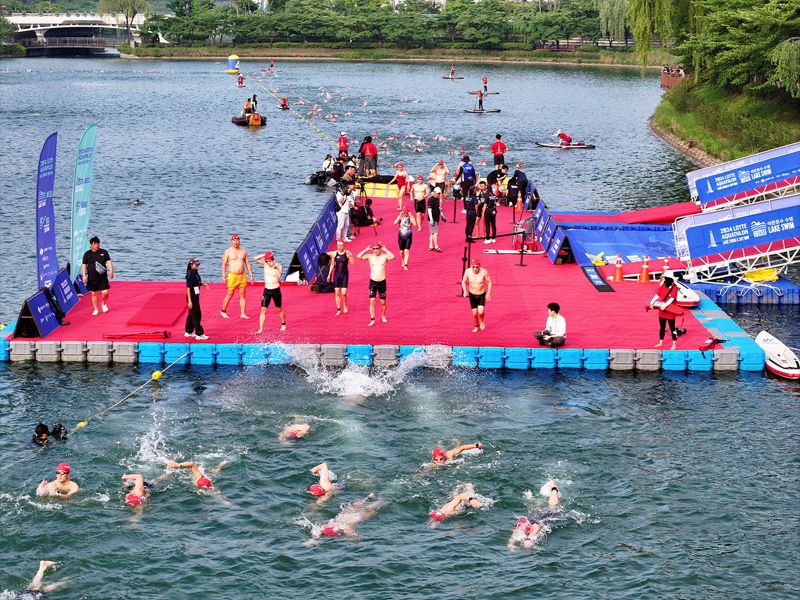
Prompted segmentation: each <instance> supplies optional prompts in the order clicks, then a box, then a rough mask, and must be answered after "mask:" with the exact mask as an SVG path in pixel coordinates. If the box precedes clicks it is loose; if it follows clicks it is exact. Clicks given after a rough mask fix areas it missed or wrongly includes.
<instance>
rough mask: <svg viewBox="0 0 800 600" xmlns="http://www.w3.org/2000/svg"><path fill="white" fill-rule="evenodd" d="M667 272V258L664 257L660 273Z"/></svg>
mask: <svg viewBox="0 0 800 600" xmlns="http://www.w3.org/2000/svg"><path fill="white" fill-rule="evenodd" d="M666 271H669V256H665V257H664V264H663V265H662V266H661V272H662V273H664V272H666Z"/></svg>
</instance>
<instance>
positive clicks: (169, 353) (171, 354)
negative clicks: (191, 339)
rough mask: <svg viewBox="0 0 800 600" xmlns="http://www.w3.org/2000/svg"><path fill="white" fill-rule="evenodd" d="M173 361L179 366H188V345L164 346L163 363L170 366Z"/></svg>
mask: <svg viewBox="0 0 800 600" xmlns="http://www.w3.org/2000/svg"><path fill="white" fill-rule="evenodd" d="M184 354H185V355H186V356H183V355H184ZM181 356H183V358H181V359H180V360H178V359H179V358H180V357H181ZM175 361H178V362H177V363H176V364H179V365H186V364H189V344H164V362H165V363H167V364H168V365H171V364H172V363H173V362H175Z"/></svg>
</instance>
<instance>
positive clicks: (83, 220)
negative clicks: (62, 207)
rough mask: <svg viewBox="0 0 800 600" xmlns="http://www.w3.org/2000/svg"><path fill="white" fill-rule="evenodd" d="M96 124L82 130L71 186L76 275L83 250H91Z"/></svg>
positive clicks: (72, 255)
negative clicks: (90, 230) (90, 226)
mask: <svg viewBox="0 0 800 600" xmlns="http://www.w3.org/2000/svg"><path fill="white" fill-rule="evenodd" d="M96 136H97V125H90V126H89V127H88V128H87V129H86V131H84V132H83V136H82V137H81V142H80V144H78V154H77V155H76V157H75V178H74V181H73V185H72V237H71V243H70V259H69V264H70V269H71V274H72V275H73V276H75V275H77V274H78V273H80V272H81V263H82V262H83V253H84V252H86V251H87V250H88V249H89V220H90V219H91V216H92V183H93V181H94V175H93V167H94V142H95V138H96Z"/></svg>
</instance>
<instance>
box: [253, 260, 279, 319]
mask: <svg viewBox="0 0 800 600" xmlns="http://www.w3.org/2000/svg"><path fill="white" fill-rule="evenodd" d="M255 259H256V262H257V263H258V264H260V265H263V266H264V293H263V295H262V296H261V313H260V314H259V316H258V331H256V333H263V332H264V320H265V319H266V318H267V308H268V307H269V303H270V302H274V303H275V308H277V309H278V317H280V319H281V331H286V312H285V311H284V310H283V297H282V295H281V275H282V274H283V265H282V264H281V263H279V262H275V255H274V254H273V253H272V252H269V251H267V252H264V254H263V255H261V256H256V257H255Z"/></svg>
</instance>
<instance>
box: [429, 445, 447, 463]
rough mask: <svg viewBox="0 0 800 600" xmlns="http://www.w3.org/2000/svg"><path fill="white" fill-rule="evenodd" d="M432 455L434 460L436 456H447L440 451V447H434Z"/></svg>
mask: <svg viewBox="0 0 800 600" xmlns="http://www.w3.org/2000/svg"><path fill="white" fill-rule="evenodd" d="M432 457H433V459H434V460H436V459H437V458H447V456H445V454H444V452H442V449H441V448H434V449H433V455H432Z"/></svg>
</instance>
